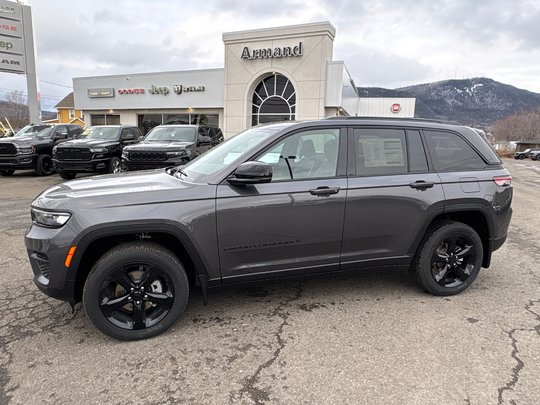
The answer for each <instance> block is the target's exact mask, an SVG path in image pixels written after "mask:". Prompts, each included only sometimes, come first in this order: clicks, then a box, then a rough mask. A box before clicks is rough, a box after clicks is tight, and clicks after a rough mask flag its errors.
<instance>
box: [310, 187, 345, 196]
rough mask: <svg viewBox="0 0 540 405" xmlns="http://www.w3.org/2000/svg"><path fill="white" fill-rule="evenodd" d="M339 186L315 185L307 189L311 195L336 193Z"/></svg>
mask: <svg viewBox="0 0 540 405" xmlns="http://www.w3.org/2000/svg"><path fill="white" fill-rule="evenodd" d="M339 190H340V188H339V187H328V186H322V187H317V188H313V189H311V190H309V192H310V194H311V195H330V194H337V193H338V192H339Z"/></svg>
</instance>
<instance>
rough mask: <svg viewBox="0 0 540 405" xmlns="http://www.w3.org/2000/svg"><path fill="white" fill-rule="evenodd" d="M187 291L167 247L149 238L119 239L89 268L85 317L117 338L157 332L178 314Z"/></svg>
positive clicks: (181, 271)
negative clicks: (149, 240) (144, 239)
mask: <svg viewBox="0 0 540 405" xmlns="http://www.w3.org/2000/svg"><path fill="white" fill-rule="evenodd" d="M188 295H189V284H188V279H187V276H186V272H185V270H184V267H183V266H182V264H181V263H180V261H179V260H178V258H177V257H176V256H175V255H174V254H173V253H172V252H170V251H169V250H167V249H165V248H163V247H161V246H159V245H156V244H153V243H149V242H131V243H124V244H121V245H118V246H116V247H114V248H112V249H111V250H109V251H108V252H107V253H105V254H104V255H103V256H102V257H101V258H100V259H99V260H98V262H97V263H96V264H95V265H94V267H93V268H92V270H91V272H90V274H89V275H88V278H87V280H86V283H85V285H84V290H83V304H84V308H85V310H86V313H87V315H88V317H89V318H90V320H91V321H92V322H93V323H94V325H96V327H97V328H98V329H100V330H101V331H102V332H103V333H105V334H107V335H109V336H111V337H113V338H116V339H121V340H139V339H146V338H149V337H152V336H156V335H158V334H160V333H162V332H164V331H165V330H167V329H168V328H169V327H171V326H172V325H173V324H174V323H175V322H176V320H177V319H178V318H179V317H180V316H181V315H182V313H183V312H184V309H185V307H186V304H187V301H188Z"/></svg>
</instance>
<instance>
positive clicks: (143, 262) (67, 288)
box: [26, 118, 512, 340]
mask: <svg viewBox="0 0 540 405" xmlns="http://www.w3.org/2000/svg"><path fill="white" fill-rule="evenodd" d="M511 202H512V186H511V177H510V175H509V173H508V171H507V170H506V169H505V168H504V167H503V165H502V163H501V161H500V160H499V158H498V157H497V155H496V154H495V153H494V151H493V149H492V148H491V147H490V146H489V145H488V144H487V143H486V141H484V140H483V139H482V137H481V136H480V135H479V134H478V133H477V132H475V131H474V130H473V129H471V128H468V127H463V126H457V125H449V124H444V123H438V122H431V121H421V120H404V119H399V120H398V119H392V120H384V119H359V118H356V119H355V118H350V119H345V118H342V119H328V120H319V121H310V122H300V123H296V122H287V123H279V124H271V125H267V126H260V127H254V128H251V129H249V130H247V131H245V132H243V133H241V134H239V135H237V136H235V137H233V138H231V139H229V140H227V141H226V142H224V143H222V144H221V145H219V146H217V147H215V148H213V149H212V150H210V151H208V152H206V153H205V154H204V155H202V156H200V157H199V158H197V159H195V160H193V161H191V162H189V163H188V164H187V165H185V166H183V167H173V168H168V169H163V170H156V171H153V172H139V173H137V172H135V173H124V174H120V175H110V176H103V177H101V178H94V179H92V180H91V181H89V180H76V181H71V182H68V183H64V184H61V185H56V186H54V187H51V188H50V189H48V190H46V191H45V192H43V193H42V194H40V195H39V196H38V197H37V198H36V199H35V200H34V202H33V203H32V209H31V213H32V219H33V225H32V227H31V228H30V230H29V231H28V233H27V235H26V247H27V250H28V255H29V257H30V262H31V264H32V269H33V272H34V281H35V283H36V284H37V286H38V287H39V288H40V289H41V290H42V291H43V292H45V293H46V294H48V295H50V296H53V297H56V298H59V299H63V300H68V301H70V302H71V303H72V304H73V303H74V302H76V301H80V300H82V301H83V304H84V307H85V309H86V313H87V315H88V317H89V318H90V319H91V320H92V322H93V323H94V324H95V325H96V326H97V327H98V328H99V329H100V330H101V331H103V332H104V333H106V334H108V335H110V336H113V337H115V338H118V339H125V340H135V339H144V338H148V337H151V336H155V335H157V334H159V333H161V332H163V331H164V330H166V329H167V328H169V327H170V326H171V325H172V324H173V323H174V322H175V321H176V320H177V319H178V318H179V317H180V316H181V315H182V313H183V312H184V308H185V307H186V303H187V300H188V296H189V290H190V288H193V287H199V288H201V289H202V292H203V299H204V301H205V303H206V299H207V295H206V294H207V289H208V288H210V287H218V286H222V285H227V284H233V283H242V282H246V281H255V280H259V281H260V280H264V279H270V278H278V277H290V276H298V275H306V274H312V273H313V274H314V273H318V274H321V273H323V274H324V273H330V272H339V271H348V270H353V269H362V268H367V267H379V266H397V267H401V268H403V269H404V270H406V269H409V268H410V269H412V272H413V273H414V274H415V276H416V279H417V280H418V282H419V283H420V285H421V286H422V287H423V288H424V289H426V290H427V291H429V292H430V293H432V294H435V295H453V294H457V293H460V292H462V291H464V290H465V289H467V288H468V287H469V286H470V285H471V284H472V283H473V281H474V280H475V278H476V277H477V275H478V273H479V271H480V268H481V267H486V268H487V267H489V266H490V260H491V255H492V252H493V251H495V250H496V249H498V248H499V247H500V246H501V245H502V244H503V243H504V241H505V239H506V234H507V229H508V225H509V222H510V218H511V215H512V209H511Z"/></svg>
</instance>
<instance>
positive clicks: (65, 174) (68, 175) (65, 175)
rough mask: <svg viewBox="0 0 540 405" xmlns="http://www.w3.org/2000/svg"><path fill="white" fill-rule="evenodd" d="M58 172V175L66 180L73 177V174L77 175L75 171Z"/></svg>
mask: <svg viewBox="0 0 540 405" xmlns="http://www.w3.org/2000/svg"><path fill="white" fill-rule="evenodd" d="M58 174H59V175H60V177H62V178H63V179H66V180H71V179H74V178H75V176H77V173H75V172H58Z"/></svg>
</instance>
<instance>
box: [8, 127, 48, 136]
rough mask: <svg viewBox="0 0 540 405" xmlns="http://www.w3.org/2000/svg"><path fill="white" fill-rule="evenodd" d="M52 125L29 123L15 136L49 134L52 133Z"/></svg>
mask: <svg viewBox="0 0 540 405" xmlns="http://www.w3.org/2000/svg"><path fill="white" fill-rule="evenodd" d="M51 131H52V127H51V126H50V125H27V126H25V127H24V128H23V129H21V130H20V131H19V132H17V133H16V134H15V136H49V135H50V134H51Z"/></svg>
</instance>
